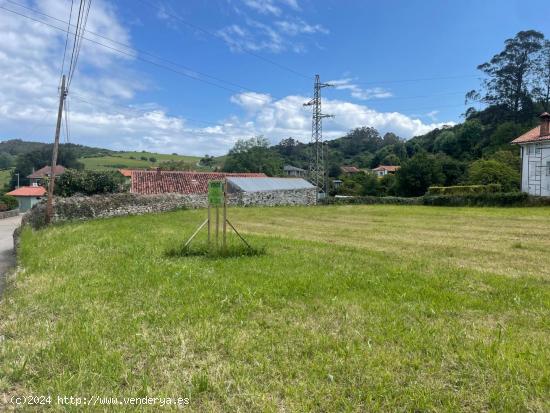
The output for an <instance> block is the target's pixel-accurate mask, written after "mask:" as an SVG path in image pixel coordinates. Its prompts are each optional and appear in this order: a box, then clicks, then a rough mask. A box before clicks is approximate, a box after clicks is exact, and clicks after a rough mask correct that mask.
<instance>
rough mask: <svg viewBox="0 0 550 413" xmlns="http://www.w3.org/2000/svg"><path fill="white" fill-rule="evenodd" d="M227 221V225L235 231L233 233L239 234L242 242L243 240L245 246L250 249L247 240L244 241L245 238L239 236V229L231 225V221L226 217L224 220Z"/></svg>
mask: <svg viewBox="0 0 550 413" xmlns="http://www.w3.org/2000/svg"><path fill="white" fill-rule="evenodd" d="M226 221H227V223H228V224H229V226H230V227H231V228H233V231H235V234H237V235H238V236H239V238H240V239H241V240H242V242H244V243H245V244H246V246H247V247H248V248H250V249H252V247H251V246H250V244H249V243H248V242H246V240H245V239H244V238H243V237H242V236H241V234H239V231H237V229H236V228H235V227H234V226H233V224H232V223H231V222H229V220H228V219H227V220H226Z"/></svg>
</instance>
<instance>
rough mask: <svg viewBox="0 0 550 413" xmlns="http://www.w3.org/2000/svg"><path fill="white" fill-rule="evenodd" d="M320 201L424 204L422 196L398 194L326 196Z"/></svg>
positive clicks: (334, 202)
mask: <svg viewBox="0 0 550 413" xmlns="http://www.w3.org/2000/svg"><path fill="white" fill-rule="evenodd" d="M319 203H321V204H328V205H348V204H362V205H373V204H391V205H422V197H420V198H404V197H398V196H383V197H380V196H354V197H350V198H333V197H330V198H325V199H323V200H322V201H320V202H319Z"/></svg>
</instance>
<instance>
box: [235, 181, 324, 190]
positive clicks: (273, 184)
mask: <svg viewBox="0 0 550 413" xmlns="http://www.w3.org/2000/svg"><path fill="white" fill-rule="evenodd" d="M227 182H228V183H229V184H230V185H232V186H235V187H236V188H238V189H240V190H241V191H244V192H262V191H281V190H288V189H310V188H315V187H314V186H313V185H312V184H310V183H309V182H308V181H306V180H305V179H302V178H269V177H265V178H257V177H256V178H243V177H230V178H227Z"/></svg>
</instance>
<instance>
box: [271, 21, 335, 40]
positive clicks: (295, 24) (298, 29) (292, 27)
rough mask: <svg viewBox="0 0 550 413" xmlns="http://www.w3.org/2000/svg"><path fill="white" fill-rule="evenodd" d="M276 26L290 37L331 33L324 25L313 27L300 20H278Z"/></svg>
mask: <svg viewBox="0 0 550 413" xmlns="http://www.w3.org/2000/svg"><path fill="white" fill-rule="evenodd" d="M275 26H277V27H278V28H279V29H280V31H281V32H283V33H285V34H287V35H289V36H296V35H298V34H315V33H322V34H328V33H329V30H328V29H326V28H325V27H323V26H322V25H320V24H315V25H311V24H309V23H307V22H305V21H304V20H302V19H299V18H298V19H295V20H278V21H276V22H275Z"/></svg>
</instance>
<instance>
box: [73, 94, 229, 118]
mask: <svg viewBox="0 0 550 413" xmlns="http://www.w3.org/2000/svg"><path fill="white" fill-rule="evenodd" d="M71 98H72V99H76V100H78V101H80V102H82V103H86V104H88V105H90V106H92V107H94V108H96V109H102V107H101V106H99V105H97V102H96V103H94V102H90V101H89V100H87V99H86V98H85V97H83V96H81V95H78V94H75V93H72V94H71ZM106 104H107V105H109V111H110V112H114V113H117V114H119V115H123V116H128V113H124V112H122V111H118V110H115V109H112V107H113V106H114V107H118V108H120V109H123V110H126V111H129V112H134V113H136V114H140V115H147V114H150V113H152V112H154V110H145V109H138V108H132V107H127V106H121V105H115V104H113V103H111V102H106ZM183 119H184V120H185V121H191V122H196V123H203V124H206V125H212V126H220V122H210V121H205V120H199V119H193V118H189V117H184V118H183Z"/></svg>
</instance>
